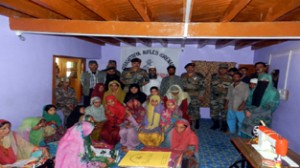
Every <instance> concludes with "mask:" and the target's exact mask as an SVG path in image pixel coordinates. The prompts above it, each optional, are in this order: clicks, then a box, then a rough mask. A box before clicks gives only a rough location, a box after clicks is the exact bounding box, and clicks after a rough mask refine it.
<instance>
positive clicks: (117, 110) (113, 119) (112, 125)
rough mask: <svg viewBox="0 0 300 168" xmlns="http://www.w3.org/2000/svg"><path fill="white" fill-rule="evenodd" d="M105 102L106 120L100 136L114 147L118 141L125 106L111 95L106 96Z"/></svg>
mask: <svg viewBox="0 0 300 168" xmlns="http://www.w3.org/2000/svg"><path fill="white" fill-rule="evenodd" d="M106 103H107V104H106V106H105V115H106V118H107V121H106V122H105V124H104V126H103V129H102V132H101V135H100V136H101V139H103V140H104V142H105V143H107V144H109V145H111V146H113V147H114V146H115V145H116V144H117V143H118V142H119V141H120V135H119V131H120V124H121V123H123V121H124V119H125V107H124V106H123V105H122V104H121V103H120V102H119V101H118V100H117V98H116V97H115V96H113V95H109V96H107V97H106Z"/></svg>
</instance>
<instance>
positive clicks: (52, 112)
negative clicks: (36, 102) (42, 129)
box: [43, 104, 65, 143]
mask: <svg viewBox="0 0 300 168" xmlns="http://www.w3.org/2000/svg"><path fill="white" fill-rule="evenodd" d="M43 118H44V119H45V120H46V126H51V127H53V128H54V129H55V133H54V134H53V135H51V136H47V137H45V138H44V140H45V143H49V142H54V141H59V140H60V138H61V137H62V136H63V135H64V133H65V131H64V128H63V126H62V121H61V119H60V117H59V115H58V114H57V113H56V107H55V106H54V105H52V104H49V105H46V106H45V107H44V111H43Z"/></svg>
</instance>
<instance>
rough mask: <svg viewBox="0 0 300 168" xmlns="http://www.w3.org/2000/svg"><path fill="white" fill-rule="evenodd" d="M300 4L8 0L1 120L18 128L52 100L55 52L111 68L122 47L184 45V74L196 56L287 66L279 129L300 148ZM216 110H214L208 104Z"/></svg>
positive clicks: (1, 41)
mask: <svg viewBox="0 0 300 168" xmlns="http://www.w3.org/2000/svg"><path fill="white" fill-rule="evenodd" d="M299 6H300V2H299V1H297V0H288V1H286V0H269V1H267V2H266V1H259V0H245V1H239V0H214V1H210V0H183V1H181V0H175V1H174V0H172V1H170V0H163V1H159V0H110V1H106V0H103V1H90V0H64V1H60V2H58V1H47V0H22V1H10V0H0V15H1V16H0V37H1V38H0V45H1V50H0V55H1V56H0V68H1V71H0V77H1V78H2V82H1V88H2V91H1V97H0V106H1V107H2V110H1V112H0V118H5V119H7V120H9V121H11V122H12V123H13V129H16V128H17V127H18V125H19V124H20V123H21V121H22V120H23V119H24V118H25V117H28V116H39V115H40V114H41V112H42V107H43V106H44V105H45V104H49V103H51V102H52V72H53V56H54V55H64V56H69V57H76V58H77V57H78V58H85V59H86V60H87V61H88V60H91V59H94V60H97V62H98V63H99V67H100V69H102V68H104V67H105V66H106V64H107V61H108V60H110V59H115V60H116V61H117V63H118V69H119V70H120V53H121V49H122V47H126V46H133V47H153V48H164V47H165V48H166V47H167V48H181V54H180V58H179V65H178V69H177V74H181V73H182V72H184V71H185V70H184V65H185V64H186V63H189V62H191V61H193V60H203V61H219V62H236V63H237V64H253V63H255V62H258V61H263V62H266V63H268V64H269V69H270V70H272V69H279V70H280V79H279V83H278V89H285V90H288V91H289V95H288V98H287V99H286V100H281V102H280V106H279V108H278V109H277V110H276V112H274V114H273V123H272V127H273V129H274V130H275V131H276V132H278V133H279V134H281V135H282V136H284V137H285V138H287V139H288V141H289V147H290V148H291V149H293V150H294V151H296V152H297V153H298V154H300V142H299V140H298V139H299V137H300V132H299V131H298V127H299V126H300V124H299V121H298V118H300V113H299V109H298V106H297V105H298V104H299V99H298V97H297V96H298V95H299V94H300V89H299V87H298V84H299V83H300V80H299V75H298V73H299V72H300V67H299V66H298V65H299V62H300V55H299V54H300V47H299V46H300V41H299V36H300V31H299V27H300V23H299V20H300V8H299ZM201 110H202V113H203V116H208V113H209V111H208V109H207V108H203V109H201Z"/></svg>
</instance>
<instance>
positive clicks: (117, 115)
mask: <svg viewBox="0 0 300 168" xmlns="http://www.w3.org/2000/svg"><path fill="white" fill-rule="evenodd" d="M105 100H106V102H108V101H109V100H113V101H114V102H115V104H114V105H113V106H110V105H108V104H107V107H106V108H107V110H109V111H110V112H111V113H112V114H113V115H110V114H107V115H106V117H107V119H108V120H110V121H114V120H115V119H117V124H121V123H122V122H123V121H124V118H125V107H124V106H123V105H122V104H121V103H120V102H119V101H118V100H117V98H116V97H115V96H113V95H109V96H106V98H105Z"/></svg>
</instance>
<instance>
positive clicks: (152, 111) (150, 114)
mask: <svg viewBox="0 0 300 168" xmlns="http://www.w3.org/2000/svg"><path fill="white" fill-rule="evenodd" d="M162 111H163V105H162V104H161V102H160V96H158V95H153V96H151V97H150V101H149V103H148V105H147V114H146V116H145V118H144V121H143V124H142V126H141V127H140V129H139V132H138V138H139V140H140V141H141V142H142V143H143V144H144V145H145V146H151V147H154V146H159V145H160V144H161V143H162V142H163V140H164V133H163V129H162V128H161V127H160V125H159V122H160V117H161V113H162Z"/></svg>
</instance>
